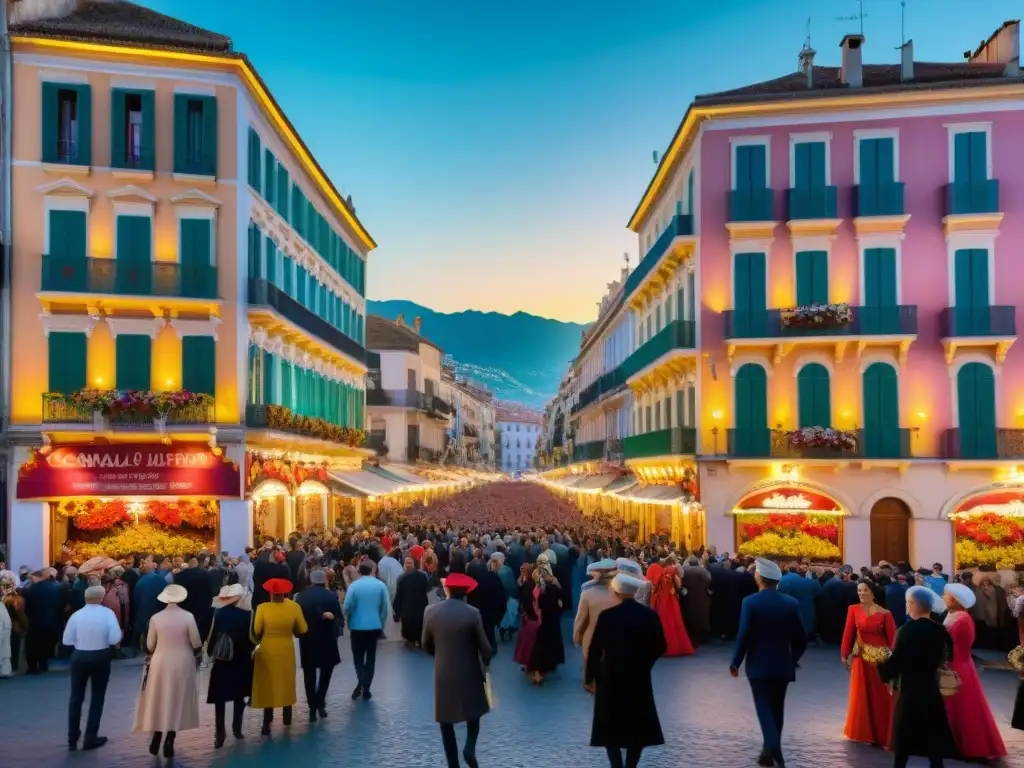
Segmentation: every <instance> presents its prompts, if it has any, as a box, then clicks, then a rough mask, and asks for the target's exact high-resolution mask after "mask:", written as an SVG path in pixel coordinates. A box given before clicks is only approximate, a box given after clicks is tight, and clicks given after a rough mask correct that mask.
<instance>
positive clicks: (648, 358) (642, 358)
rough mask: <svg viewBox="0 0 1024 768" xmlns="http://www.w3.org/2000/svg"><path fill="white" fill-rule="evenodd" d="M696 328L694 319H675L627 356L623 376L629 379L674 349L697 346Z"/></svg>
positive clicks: (623, 365) (623, 366)
mask: <svg viewBox="0 0 1024 768" xmlns="http://www.w3.org/2000/svg"><path fill="white" fill-rule="evenodd" d="M695 328H696V325H695V323H694V321H693V320H673V321H672V322H671V323H669V324H668V325H666V326H665V327H664V328H662V329H661V330H660V331H658V332H657V333H656V334H654V336H652V337H651V338H650V339H648V340H647V341H646V342H644V343H643V344H642V345H641V346H640V348H639V349H637V350H636V352H634V353H633V354H632V355H630V356H629V357H628V358H626V362H624V363H623V364H622V375H623V378H625V379H628V378H629V377H630V376H633V375H635V374H636V373H637V372H638V371H642V370H643V369H644V368H646V367H647V366H648V365H650V364H651V363H653V362H654V361H655V360H657V359H658V358H660V357H661V356H662V355H664V354H665V353H666V352H669V351H671V350H673V349H694V347H695V346H696V331H695Z"/></svg>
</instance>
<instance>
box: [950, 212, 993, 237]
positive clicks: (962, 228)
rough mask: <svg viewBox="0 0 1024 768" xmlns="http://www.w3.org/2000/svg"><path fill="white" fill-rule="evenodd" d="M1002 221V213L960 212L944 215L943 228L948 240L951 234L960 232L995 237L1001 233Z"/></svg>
mask: <svg viewBox="0 0 1024 768" xmlns="http://www.w3.org/2000/svg"><path fill="white" fill-rule="evenodd" d="M1002 221H1003V214H1002V213H958V214H950V215H949V216H945V217H943V219H942V228H943V230H944V231H945V233H946V239H947V240H948V239H949V237H950V236H952V235H959V234H974V235H992V236H993V237H994V236H995V235H997V234H999V225H1000V224H1001V223H1002Z"/></svg>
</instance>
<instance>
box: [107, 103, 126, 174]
mask: <svg viewBox="0 0 1024 768" xmlns="http://www.w3.org/2000/svg"><path fill="white" fill-rule="evenodd" d="M127 99H128V91H126V90H124V89H122V88H114V89H113V90H112V91H111V92H110V165H111V167H112V168H124V167H125V165H127V155H126V149H127V146H128V135H127V132H126V128H127V125H126V123H127V120H128V118H127V115H126V103H125V102H126V101H127Z"/></svg>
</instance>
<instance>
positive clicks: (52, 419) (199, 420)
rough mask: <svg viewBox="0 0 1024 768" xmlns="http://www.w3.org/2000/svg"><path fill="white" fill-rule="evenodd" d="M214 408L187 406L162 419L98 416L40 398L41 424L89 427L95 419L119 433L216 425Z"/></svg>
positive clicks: (140, 415) (121, 414)
mask: <svg viewBox="0 0 1024 768" xmlns="http://www.w3.org/2000/svg"><path fill="white" fill-rule="evenodd" d="M215 414H216V408H215V406H214V404H213V403H211V404H210V405H208V406H205V405H187V406H181V407H176V408H171V410H170V411H168V412H167V414H166V415H164V416H160V415H158V414H156V413H155V412H150V413H145V412H139V411H114V412H112V413H109V414H101V413H100V412H99V411H92V410H90V409H88V408H82V407H80V406H75V405H72V404H69V403H63V402H60V401H57V400H52V399H48V398H46V397H45V396H44V397H43V423H44V424H92V423H95V422H96V420H97V418H99V419H100V420H101V421H102V422H103V424H104V425H107V426H111V427H117V428H120V429H153V428H154V427H155V426H156V425H157V424H158V423H163V424H166V425H173V426H185V425H189V424H198V425H203V424H214V423H216V416H215Z"/></svg>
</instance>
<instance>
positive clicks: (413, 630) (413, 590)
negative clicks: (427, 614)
mask: <svg viewBox="0 0 1024 768" xmlns="http://www.w3.org/2000/svg"><path fill="white" fill-rule="evenodd" d="M404 567H405V573H403V574H402V575H401V576H399V577H398V586H396V587H395V599H394V602H392V604H391V610H392V611H394V614H395V621H400V622H401V623H402V639H403V640H404V641H405V645H406V647H409V648H411V647H413V646H417V647H418V646H419V644H420V641H421V640H422V639H423V613H424V611H426V610H427V605H428V604H429V603H430V579H428V578H427V574H425V573H424V572H423V571H421V570H419V569H417V568H416V563H415V561H414V560H413V559H412V558H411V557H407V558H405V566H404Z"/></svg>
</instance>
